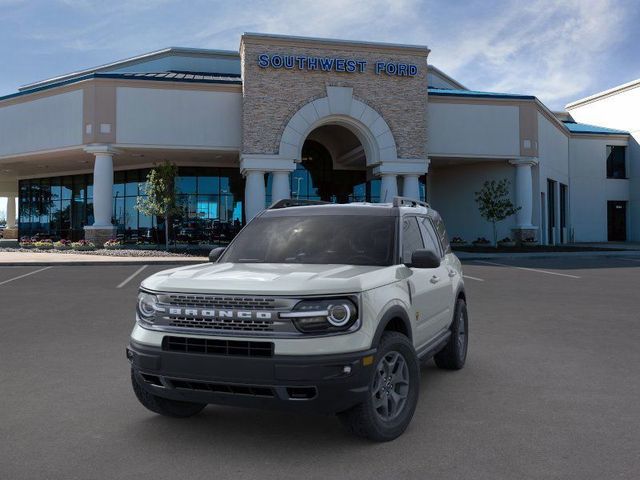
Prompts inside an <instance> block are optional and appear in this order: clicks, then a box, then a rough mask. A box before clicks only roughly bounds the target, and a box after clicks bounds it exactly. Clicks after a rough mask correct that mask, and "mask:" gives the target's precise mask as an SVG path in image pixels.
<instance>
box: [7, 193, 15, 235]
mask: <svg viewBox="0 0 640 480" xmlns="http://www.w3.org/2000/svg"><path fill="white" fill-rule="evenodd" d="M7 228H16V197H15V196H13V195H9V196H8V197H7Z"/></svg>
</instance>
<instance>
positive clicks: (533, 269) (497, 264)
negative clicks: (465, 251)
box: [475, 260, 580, 278]
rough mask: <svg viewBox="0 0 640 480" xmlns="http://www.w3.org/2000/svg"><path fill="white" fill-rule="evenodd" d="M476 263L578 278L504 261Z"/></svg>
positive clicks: (480, 261)
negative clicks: (508, 263)
mask: <svg viewBox="0 0 640 480" xmlns="http://www.w3.org/2000/svg"><path fill="white" fill-rule="evenodd" d="M475 262H476V263H484V264H485V265H496V266H499V267H509V268H517V269H518V270H526V271H528V272H538V273H546V274H548V275H558V276H559V277H569V278H580V277H579V276H577V275H570V274H568V273H558V272H550V271H549V270H539V269H537V268H527V267H517V266H515V265H507V264H506V263H495V262H487V261H486V260H475Z"/></svg>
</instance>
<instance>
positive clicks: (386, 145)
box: [278, 86, 398, 165]
mask: <svg viewBox="0 0 640 480" xmlns="http://www.w3.org/2000/svg"><path fill="white" fill-rule="evenodd" d="M323 125H339V126H342V127H345V128H347V129H348V130H350V131H351V132H352V133H353V134H354V135H355V136H356V137H357V138H358V140H359V141H360V143H361V144H362V146H363V148H364V151H365V156H366V160H367V165H377V164H379V163H382V162H393V161H397V159H398V154H397V149H396V142H395V139H394V138H393V134H392V133H391V129H390V128H389V125H387V122H386V121H385V120H384V118H382V116H381V115H380V114H379V113H378V112H376V111H375V110H374V109H373V108H371V107H370V106H368V105H367V104H365V103H364V102H361V101H360V100H358V99H355V98H353V89H352V88H350V87H331V86H329V87H327V96H326V97H323V98H318V99H316V100H313V101H311V102H309V103H307V104H306V105H304V106H303V107H302V108H300V109H299V110H298V111H297V112H296V113H295V114H294V115H293V116H292V117H291V119H290V120H289V122H288V123H287V125H286V126H285V128H284V131H283V132H282V136H281V138H280V147H279V151H278V154H279V156H280V157H281V158H287V159H291V160H293V161H295V162H299V161H300V159H301V153H302V147H303V145H304V142H305V140H306V139H307V137H308V135H309V134H310V133H311V132H312V131H313V130H315V129H317V128H318V127H321V126H323Z"/></svg>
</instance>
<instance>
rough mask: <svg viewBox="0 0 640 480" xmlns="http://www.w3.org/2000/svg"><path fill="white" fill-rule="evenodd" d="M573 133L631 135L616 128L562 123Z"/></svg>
mask: <svg viewBox="0 0 640 480" xmlns="http://www.w3.org/2000/svg"><path fill="white" fill-rule="evenodd" d="M562 123H564V125H565V127H567V128H568V129H569V131H570V132H571V133H587V134H589V133H591V134H599V135H629V132H627V131H625V130H616V129H615V128H607V127H599V126H597V125H589V124H588V123H577V122H562Z"/></svg>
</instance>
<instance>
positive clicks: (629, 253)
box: [454, 250, 640, 261]
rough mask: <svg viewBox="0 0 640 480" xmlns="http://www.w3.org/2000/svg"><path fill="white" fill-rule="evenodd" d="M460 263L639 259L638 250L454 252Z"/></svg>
mask: <svg viewBox="0 0 640 480" xmlns="http://www.w3.org/2000/svg"><path fill="white" fill-rule="evenodd" d="M454 253H455V254H456V256H457V257H458V258H459V259H460V260H462V261H468V260H490V259H500V258H516V259H518V258H519V259H523V258H576V257H583V258H584V257H626V258H638V259H640V250H608V251H607V250H603V251H597V250H592V251H588V252H584V251H583V252H527V253H516V252H514V253H508V252H496V253H472V252H454Z"/></svg>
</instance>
